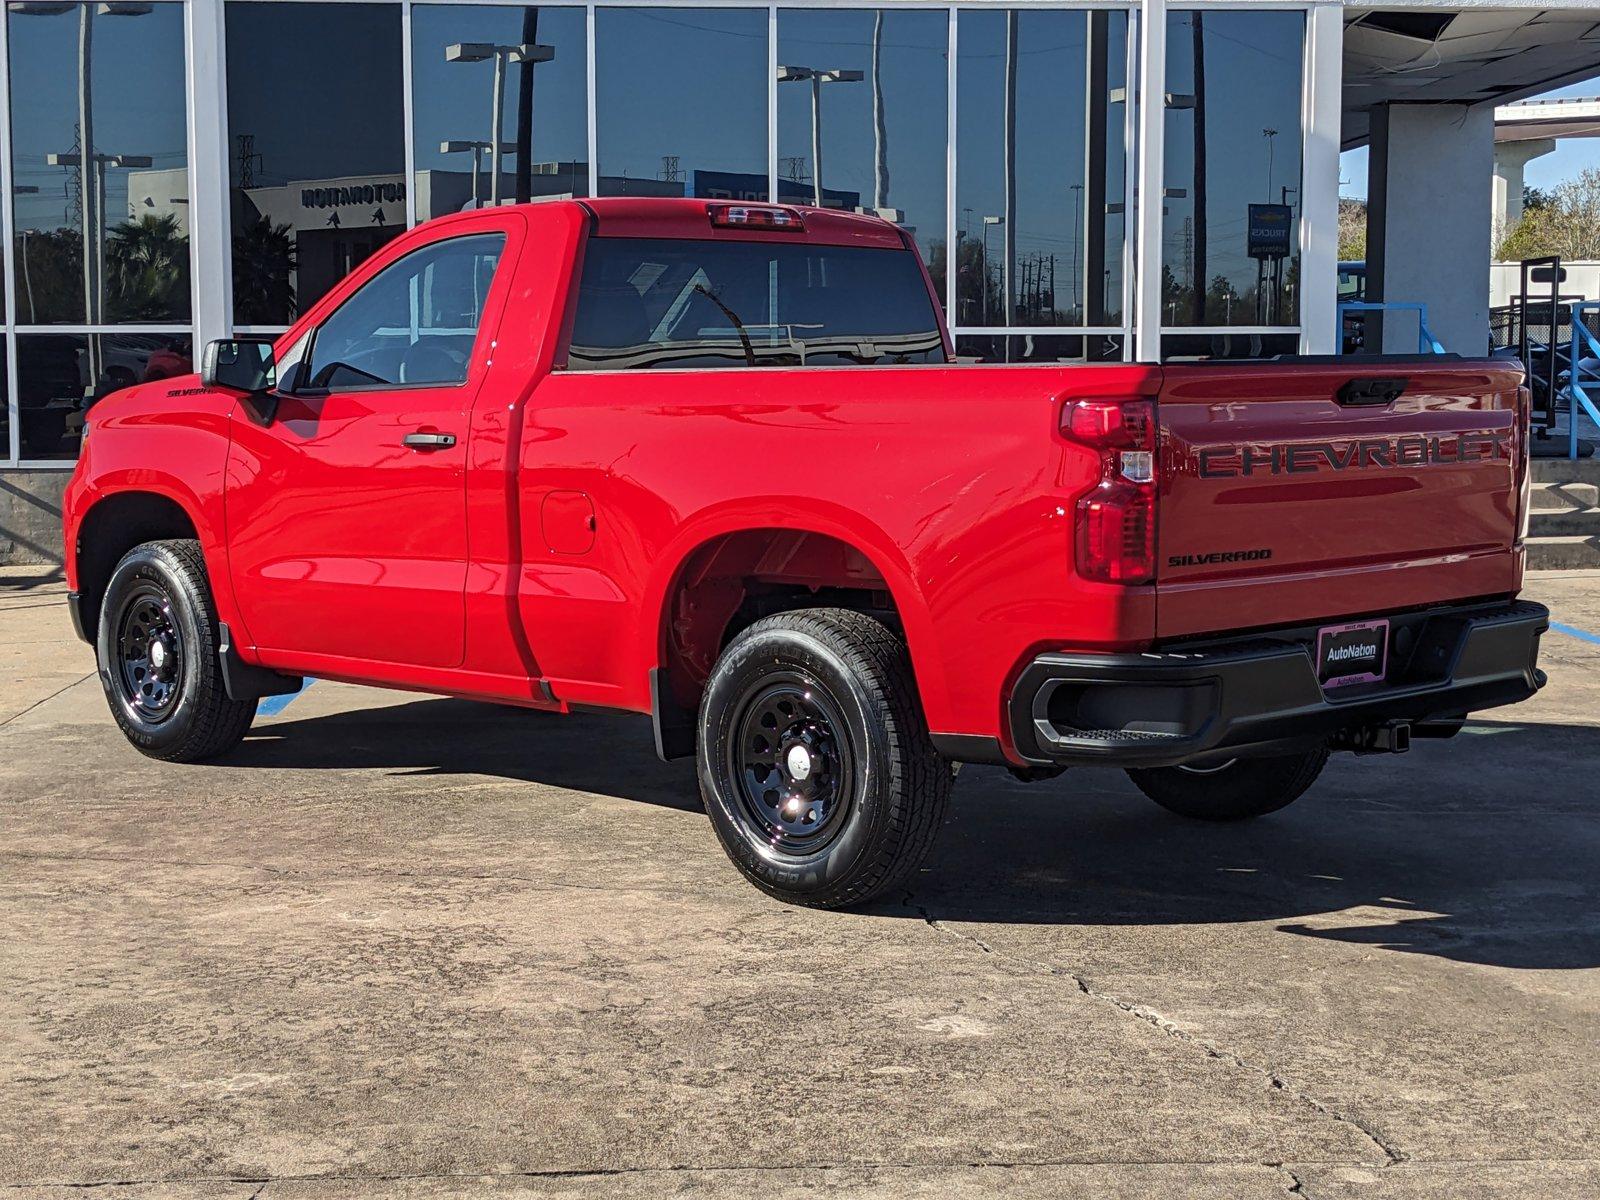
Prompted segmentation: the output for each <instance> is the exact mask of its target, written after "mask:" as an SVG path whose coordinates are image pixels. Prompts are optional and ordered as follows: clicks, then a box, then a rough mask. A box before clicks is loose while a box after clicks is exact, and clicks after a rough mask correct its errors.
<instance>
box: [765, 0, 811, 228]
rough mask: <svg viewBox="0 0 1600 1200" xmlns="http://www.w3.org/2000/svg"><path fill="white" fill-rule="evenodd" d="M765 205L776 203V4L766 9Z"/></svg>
mask: <svg viewBox="0 0 1600 1200" xmlns="http://www.w3.org/2000/svg"><path fill="white" fill-rule="evenodd" d="M814 128H815V125H814ZM813 166H815V164H813ZM817 178H818V180H820V179H821V178H822V176H821V173H820V171H819V172H818V174H817ZM767 203H768V204H776V203H778V6H777V5H776V4H773V5H770V6H769V7H768V8H767Z"/></svg>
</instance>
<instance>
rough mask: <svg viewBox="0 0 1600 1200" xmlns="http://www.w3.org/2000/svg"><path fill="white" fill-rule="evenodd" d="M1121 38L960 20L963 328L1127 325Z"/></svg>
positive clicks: (1093, 15)
mask: <svg viewBox="0 0 1600 1200" xmlns="http://www.w3.org/2000/svg"><path fill="white" fill-rule="evenodd" d="M1127 27H1128V21H1127V15H1126V14H1125V13H1121V12H1071V11H1048V10H1020V11H1018V10H1004V9H994V10H989V11H979V10H976V9H964V10H962V12H961V14H960V27H959V42H958V45H959V47H960V49H959V53H958V56H957V62H956V72H957V127H956V139H957V149H958V155H957V164H956V169H957V177H956V245H957V256H956V312H955V314H954V317H955V323H956V324H957V325H961V326H967V327H970V326H999V325H1011V326H1016V325H1024V326H1027V325H1033V326H1038V325H1090V326H1101V325H1108V324H1110V325H1116V324H1120V323H1121V320H1122V272H1123V267H1122V264H1123V246H1124V242H1125V240H1126V230H1125V228H1124V214H1125V211H1126V197H1125V196H1124V194H1123V193H1124V190H1125V189H1124V180H1125V178H1126V162H1127V159H1126V146H1125V141H1124V133H1123V131H1124V109H1123V104H1124V102H1125V97H1126V95H1127V88H1126V84H1127V80H1126V74H1127Z"/></svg>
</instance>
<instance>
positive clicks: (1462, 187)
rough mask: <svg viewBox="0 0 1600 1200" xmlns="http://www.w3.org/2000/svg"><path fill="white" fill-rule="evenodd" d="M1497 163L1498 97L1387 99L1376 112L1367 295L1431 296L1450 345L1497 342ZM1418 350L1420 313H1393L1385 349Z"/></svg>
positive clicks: (1403, 299) (1437, 325)
mask: <svg viewBox="0 0 1600 1200" xmlns="http://www.w3.org/2000/svg"><path fill="white" fill-rule="evenodd" d="M1493 171H1494V105H1492V104H1477V105H1471V106H1468V105H1462V104H1385V105H1380V106H1379V107H1377V108H1375V109H1374V110H1373V112H1372V149H1371V152H1370V154H1369V156H1368V167H1367V180H1368V196H1367V206H1368V207H1367V294H1368V296H1369V298H1371V299H1374V300H1384V301H1388V302H1390V303H1418V302H1420V303H1423V304H1426V305H1427V306H1428V324H1429V326H1430V327H1431V329H1432V331H1433V334H1434V336H1435V337H1436V338H1438V340H1439V341H1440V342H1441V343H1443V345H1444V348H1445V349H1446V350H1451V351H1454V352H1456V353H1458V354H1465V355H1470V356H1474V357H1476V356H1478V355H1482V354H1486V353H1487V352H1488V349H1489V255H1490V246H1489V223H1490V215H1489V214H1490V190H1491V189H1490V188H1489V186H1488V182H1489V180H1490V178H1491V176H1492V173H1493ZM1371 340H1372V339H1370V338H1369V339H1368V341H1369V345H1370V342H1371ZM1416 348H1417V325H1416V319H1415V318H1414V317H1413V316H1411V315H1410V314H1408V313H1393V314H1386V315H1385V317H1384V320H1383V349H1384V350H1385V351H1386V352H1388V353H1391V354H1393V353H1415V352H1416Z"/></svg>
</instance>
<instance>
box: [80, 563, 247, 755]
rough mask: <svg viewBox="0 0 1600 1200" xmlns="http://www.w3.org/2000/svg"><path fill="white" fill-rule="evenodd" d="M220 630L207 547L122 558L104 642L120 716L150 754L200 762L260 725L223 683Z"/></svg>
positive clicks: (104, 675) (110, 590)
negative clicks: (205, 553) (208, 571)
mask: <svg viewBox="0 0 1600 1200" xmlns="http://www.w3.org/2000/svg"><path fill="white" fill-rule="evenodd" d="M218 642H219V638H218V625H217V615H216V610H215V608H214V607H213V605H212V600H211V587H210V584H209V582H208V581H207V579H206V571H205V557H204V556H203V555H202V554H201V552H200V544H199V543H198V542H195V541H189V540H172V541H164V542H146V543H144V544H143V545H141V546H135V547H134V548H133V549H132V550H130V551H128V553H127V554H126V555H124V556H123V559H122V561H121V562H119V563H118V564H117V567H116V570H114V571H112V573H111V580H110V582H109V583H108V584H107V585H106V591H105V595H104V596H103V597H102V598H101V602H100V623H99V630H98V636H97V638H96V641H95V650H96V657H97V658H98V660H99V666H100V685H101V687H102V688H103V689H104V690H105V694H106V702H107V704H109V705H110V707H111V715H112V716H113V717H114V718H115V719H116V722H117V724H118V726H120V727H121V729H122V732H123V734H124V736H126V737H127V739H128V741H129V742H131V743H132V744H133V746H134V747H135V748H136V749H138V750H139V751H140V752H141V753H143V754H148V755H149V756H150V757H152V758H160V759H165V760H167V761H169V762H198V761H200V760H202V759H207V758H212V757H215V756H216V755H218V754H221V753H223V752H224V751H226V750H230V749H232V748H233V747H234V746H236V745H237V744H238V743H239V740H240V739H241V738H243V737H244V735H245V731H246V730H247V729H249V728H250V722H251V721H252V720H253V719H254V718H255V712H256V702H255V701H254V700H232V699H230V698H229V697H228V693H227V689H226V687H225V686H224V684H223V681H222V664H221V661H220V659H219V657H218Z"/></svg>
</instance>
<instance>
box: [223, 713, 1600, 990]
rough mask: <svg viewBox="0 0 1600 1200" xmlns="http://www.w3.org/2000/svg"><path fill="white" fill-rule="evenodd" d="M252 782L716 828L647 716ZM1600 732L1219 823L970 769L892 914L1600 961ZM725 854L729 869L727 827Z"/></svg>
mask: <svg viewBox="0 0 1600 1200" xmlns="http://www.w3.org/2000/svg"><path fill="white" fill-rule="evenodd" d="M227 762H228V763H229V764H230V765H233V766H239V767H281V768H293V769H306V768H330V769H336V768H337V769H354V768H378V769H390V770H394V771H397V772H402V773H412V774H422V775H430V774H438V775H453V774H487V775H495V776H499V777H504V778H512V779H522V780H527V781H528V782H531V783H540V784H545V785H549V786H554V787H570V788H575V789H579V790H582V791H585V792H591V793H599V794H606V795H612V796H616V797H618V798H622V799H627V800H633V801H642V802H645V803H649V804H654V805H659V806H663V807H666V808H671V809H675V810H677V811H680V812H683V813H686V814H688V813H697V812H698V811H699V810H700V800H699V794H698V789H697V785H696V782H695V777H694V768H693V764H692V763H689V762H674V763H662V762H660V761H658V760H657V759H656V757H655V753H654V748H653V745H652V742H651V738H650V728H649V723H648V721H647V720H645V719H644V718H642V717H633V716H628V715H621V714H597V713H583V714H576V715H573V716H568V717H553V716H549V715H546V714H538V713H530V712H522V711H518V710H512V709H504V708H498V707H494V706H490V705H480V704H474V703H470V702H466V701H458V700H431V699H430V700H418V701H413V702H409V703H404V704H400V705H395V706H391V707H383V708H378V709H372V710H367V711H345V712H339V713H335V714H331V715H327V716H308V717H306V718H304V719H285V718H279V719H277V720H274V721H271V722H269V723H265V724H263V725H258V727H257V729H256V730H255V731H254V732H253V733H252V736H251V737H250V738H249V739H248V740H247V741H246V742H245V743H244V745H243V746H242V747H241V748H240V749H239V750H238V751H237V752H236V753H235V754H233V755H231V756H229V758H228V760H227ZM1595 763H1600V728H1593V727H1589V726H1573V725H1532V724H1515V723H1509V722H1493V721H1478V722H1474V723H1473V725H1472V726H1470V727H1469V732H1468V733H1467V734H1464V735H1462V736H1460V737H1458V738H1456V739H1454V740H1453V741H1448V742H1434V743H1419V744H1418V745H1417V748H1416V749H1414V750H1413V751H1412V752H1411V753H1410V754H1409V755H1406V756H1404V757H1400V758H1392V757H1381V758H1367V759H1355V758H1352V757H1350V756H1348V755H1343V756H1338V757H1336V758H1335V759H1334V760H1333V761H1332V763H1331V764H1330V766H1329V768H1328V770H1327V771H1326V772H1325V773H1324V775H1323V777H1322V779H1321V780H1320V781H1319V782H1318V784H1317V785H1316V786H1315V787H1313V788H1312V790H1311V791H1310V792H1309V793H1308V794H1307V795H1306V796H1305V797H1304V798H1302V799H1301V800H1300V801H1298V802H1297V803H1296V804H1294V805H1292V806H1290V807H1289V808H1287V809H1285V810H1283V811H1282V812H1280V813H1276V814H1273V815H1271V816H1268V817H1264V818H1262V819H1260V820H1257V821H1252V822H1244V823H1241V824H1233V825H1208V824H1205V823H1203V822H1194V821H1187V820H1184V819H1182V818H1179V817H1176V816H1173V815H1171V814H1169V813H1166V812H1164V811H1162V810H1161V809H1160V808H1158V807H1157V806H1156V805H1154V804H1153V803H1151V802H1150V801H1148V800H1146V799H1145V798H1144V797H1143V795H1141V794H1140V793H1139V792H1137V791H1136V790H1135V789H1134V788H1133V786H1132V785H1131V784H1130V783H1129V782H1128V780H1127V779H1126V777H1125V776H1124V775H1122V773H1120V772H1116V771H1110V770H1082V771H1071V772H1068V773H1067V774H1066V775H1064V776H1062V777H1061V778H1060V779H1056V780H1052V781H1049V782H1046V783H1038V784H1022V783H1020V782H1018V781H1016V780H1015V779H1013V778H1012V777H1011V776H1010V775H1009V774H1007V773H1006V772H1004V771H1002V770H999V769H997V768H987V767H967V768H965V769H964V771H963V772H962V774H961V776H960V778H959V780H958V782H957V785H956V790H955V795H954V799H953V801H952V804H951V810H950V815H949V818H948V820H947V822H946V825H945V827H944V829H943V830H942V832H941V834H940V837H939V841H938V842H937V844H936V845H935V847H934V850H933V853H932V855H931V856H930V858H929V861H928V863H927V864H926V866H925V867H924V869H923V871H922V873H921V874H920V875H919V877H918V879H917V881H916V883H915V887H914V894H913V896H912V897H911V899H910V901H909V902H906V903H902V902H901V901H899V900H893V901H888V900H886V901H883V902H880V903H879V904H877V905H876V906H874V907H873V908H871V909H869V910H868V911H869V912H870V913H873V914H876V915H878V916H880V917H893V918H901V919H905V918H916V919H922V918H923V917H929V918H935V919H939V920H946V921H964V922H978V923H982V922H992V923H1002V924H1034V925H1073V926H1083V927H1095V926H1098V927H1106V926H1119V925H1129V926H1134V925H1184V924H1189V925H1207V924H1235V923H1247V922H1263V921H1267V922H1277V923H1278V926H1277V927H1278V928H1279V929H1280V930H1281V931H1282V932H1284V933H1288V934H1292V935H1296V936H1302V937H1312V938H1321V939H1325V940H1329V941H1337V942H1345V943H1350V944H1354V945H1362V946H1369V947H1372V948H1374V949H1384V950H1393V951H1400V952H1404V953H1411V954H1426V955H1432V956H1436V957H1440V958H1446V959H1451V960H1455V961H1460V962H1469V963H1478V964H1483V965H1491V966H1501V967H1510V968H1521V969H1541V968H1542V969H1579V968H1585V967H1596V966H1600V804H1597V800H1600V782H1597V780H1596V778H1595V776H1594V773H1593V764H1595ZM704 846H705V853H706V854H708V855H718V854H720V851H719V850H718V849H717V846H716V841H715V838H714V837H713V836H712V834H711V831H710V830H709V828H708V829H707V830H706V831H705V838H704Z"/></svg>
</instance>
